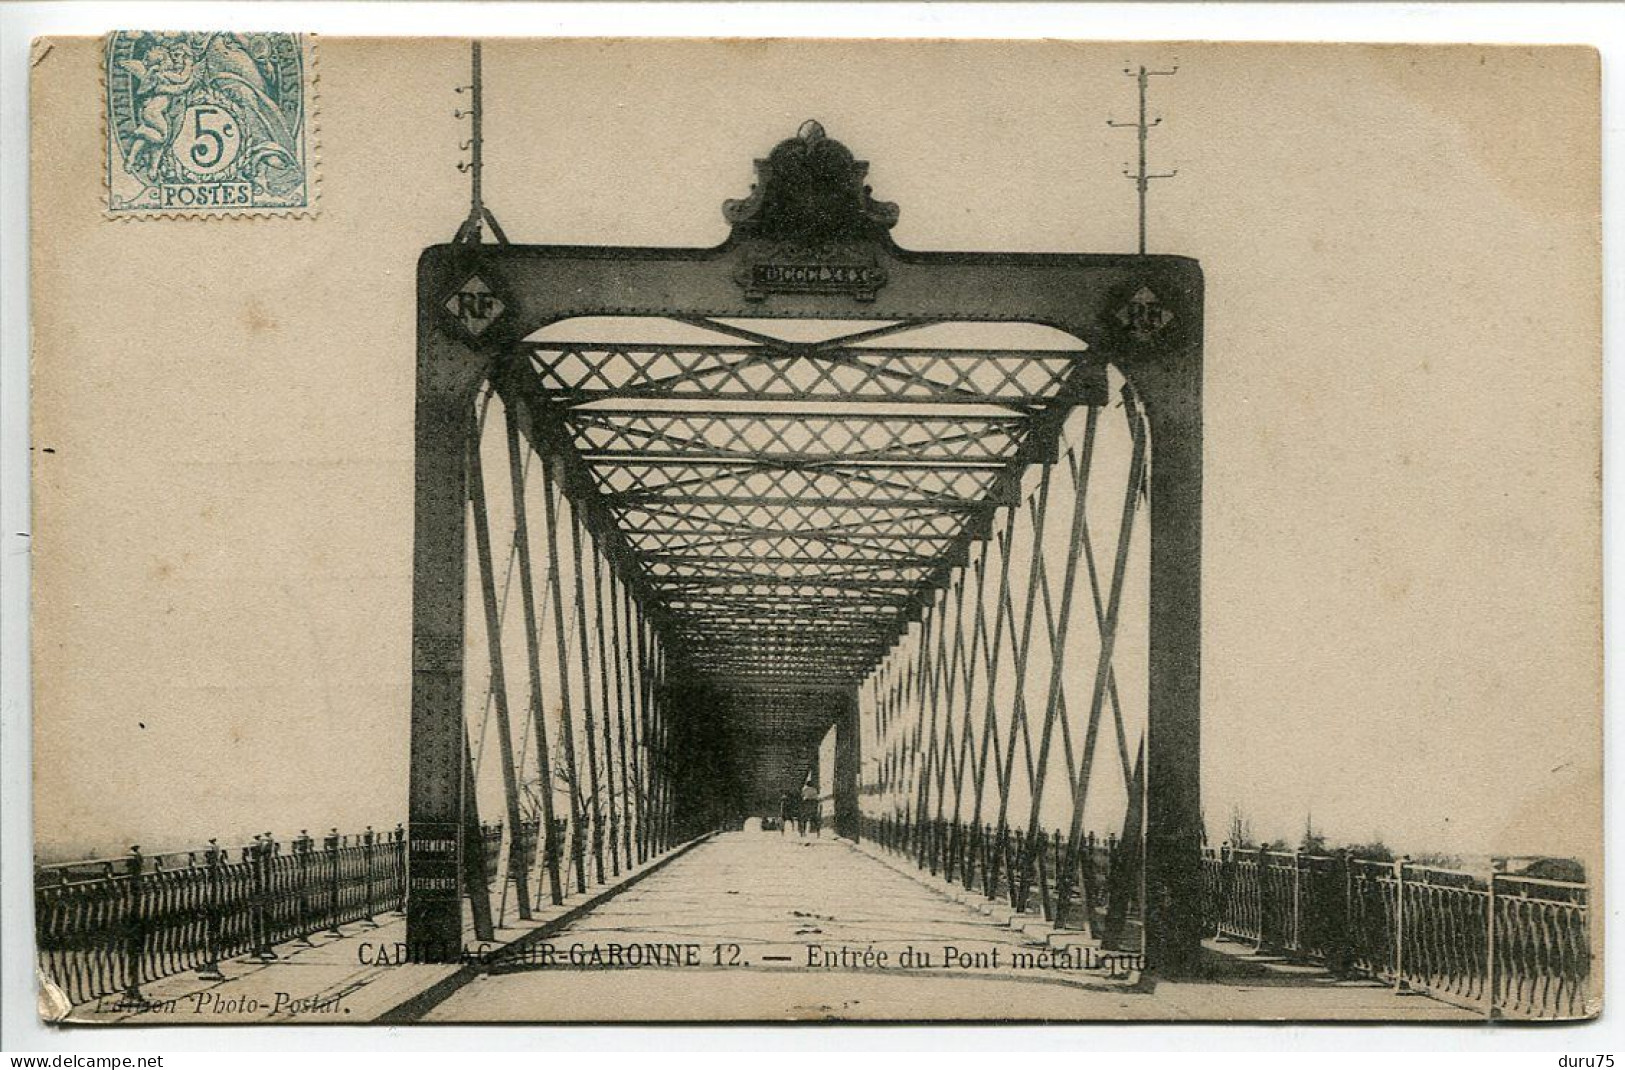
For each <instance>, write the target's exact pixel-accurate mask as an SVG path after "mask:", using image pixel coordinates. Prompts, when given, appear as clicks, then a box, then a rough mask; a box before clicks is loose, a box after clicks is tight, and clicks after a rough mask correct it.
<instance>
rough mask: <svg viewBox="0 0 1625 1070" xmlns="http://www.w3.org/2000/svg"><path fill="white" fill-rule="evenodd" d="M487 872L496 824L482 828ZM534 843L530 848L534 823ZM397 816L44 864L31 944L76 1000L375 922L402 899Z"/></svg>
mask: <svg viewBox="0 0 1625 1070" xmlns="http://www.w3.org/2000/svg"><path fill="white" fill-rule="evenodd" d="M481 831H482V838H483V840H484V845H485V869H486V878H487V883H490V882H491V881H494V880H495V877H496V873H497V866H498V856H499V853H500V851H501V847H502V825H501V824H500V823H494V824H487V825H484V826H483V827H482V830H481ZM529 842H530V844H531V848H530V851H529V853H530V854H531V855H532V856H534V843H535V834H534V831H533V830H531V831H530V836H529ZM405 888H406V836H405V831H404V830H403V829H402V827H401V826H399V825H397V826H396V827H395V828H394V829H392V830H389V831H386V832H381V833H375V832H374V831H373V830H372V829H371V828H370V827H369V828H368V829H367V830H366V831H365V832H361V833H356V834H352V835H342V834H340V833H339V831H338V830H337V829H333V830H332V831H331V832H329V833H328V834H327V835H326V836H324V837H322V838H321V839H320V840H319V841H318V840H317V839H316V838H315V837H312V836H310V835H309V834H307V833H303V832H302V833H301V834H300V835H299V836H297V837H295V838H293V839H292V840H291V841H289V842H288V843H287V844H283V843H280V842H278V841H277V840H275V839H273V838H272V837H270V836H269V835H266V836H259V837H256V838H255V840H254V842H253V843H251V844H248V845H246V846H243V847H221V846H219V845H218V843H217V842H216V841H214V840H211V841H209V846H208V847H206V848H202V849H200V850H195V851H182V852H174V853H168V854H161V855H153V856H150V857H149V856H146V855H143V854H142V853H141V850H140V848H132V849H131V852H130V855H129V857H127V858H122V859H112V860H97V861H90V862H69V863H64V864H60V865H50V866H41V867H38V868H36V870H35V873H34V922H35V943H36V949H37V954H38V958H39V967H40V970H41V972H42V974H43V976H44V977H46V978H48V979H49V980H50V981H51V982H52V983H53V984H55V985H57V986H58V987H60V988H61V990H62V991H63V993H64V994H65V995H66V996H67V998H68V999H69V1000H70V1001H71V1002H73V1003H75V1004H77V1003H83V1002H86V1001H89V1000H94V999H99V998H101V997H103V996H108V995H114V994H119V995H121V996H122V997H123V998H125V999H127V1000H130V1001H132V1002H140V1000H141V985H143V984H145V983H147V982H150V981H155V980H158V979H159V978H162V977H168V976H170V975H172V974H177V973H182V972H185V971H187V970H196V971H197V972H198V973H199V974H200V975H202V976H205V977H218V976H220V963H221V962H222V961H223V960H226V959H230V958H236V957H240V956H246V957H248V958H251V959H258V960H261V961H266V962H270V961H274V960H275V959H276V958H277V957H278V956H277V953H276V951H275V948H276V946H277V945H278V944H282V943H286V942H288V941H304V942H307V943H308V942H309V938H310V937H311V936H312V935H314V934H316V933H318V932H323V931H327V932H332V933H338V932H339V931H340V926H342V925H347V924H351V923H355V922H373V920H374V919H375V918H376V917H377V916H378V915H380V914H386V913H390V912H392V911H399V910H401V909H402V908H403V906H404V896H405Z"/></svg>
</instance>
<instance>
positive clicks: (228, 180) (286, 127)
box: [106, 30, 315, 216]
mask: <svg viewBox="0 0 1625 1070" xmlns="http://www.w3.org/2000/svg"><path fill="white" fill-rule="evenodd" d="M312 85H313V79H312V77H311V53H310V47H309V43H308V41H307V40H306V39H305V38H304V37H303V36H302V35H300V34H291V33H147V32H141V31H130V30H121V31H119V32H117V33H113V34H109V35H108V37H107V45H106V91H107V209H108V211H109V212H110V213H112V214H115V215H121V216H128V215H135V216H139V215H229V214H233V213H250V214H303V213H307V212H309V211H310V210H311V209H313V208H314V207H315V196H314V194H315V189H314V183H313V182H312V181H311V173H312V168H311V164H312V161H311V156H310V152H311V146H312V137H311V130H310V115H311V114H312V113H313V109H312V108H311V107H310V97H311V87H312Z"/></svg>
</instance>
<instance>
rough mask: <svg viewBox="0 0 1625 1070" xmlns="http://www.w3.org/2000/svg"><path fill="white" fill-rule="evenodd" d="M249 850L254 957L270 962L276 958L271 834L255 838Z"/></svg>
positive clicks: (267, 833)
mask: <svg viewBox="0 0 1625 1070" xmlns="http://www.w3.org/2000/svg"><path fill="white" fill-rule="evenodd" d="M249 850H250V852H252V857H253V861H252V863H251V867H252V870H251V871H252V872H253V874H254V951H253V957H254V958H257V959H259V960H260V961H262V962H270V961H271V960H272V959H275V958H276V952H275V951H273V950H271V910H270V905H271V904H270V899H271V880H270V877H271V874H270V869H271V834H270V833H269V832H266V833H261V834H260V835H258V836H255V837H254V846H253V847H251V848H249Z"/></svg>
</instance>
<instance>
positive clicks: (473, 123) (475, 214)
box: [454, 41, 508, 245]
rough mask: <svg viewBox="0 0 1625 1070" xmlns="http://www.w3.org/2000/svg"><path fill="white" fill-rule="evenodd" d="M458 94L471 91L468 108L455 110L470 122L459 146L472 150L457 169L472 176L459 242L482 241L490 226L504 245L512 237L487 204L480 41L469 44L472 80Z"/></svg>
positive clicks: (483, 87) (459, 228) (483, 81)
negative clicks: (508, 235)
mask: <svg viewBox="0 0 1625 1070" xmlns="http://www.w3.org/2000/svg"><path fill="white" fill-rule="evenodd" d="M457 92H458V93H465V92H466V93H468V94H469V103H468V108H467V110H459V111H457V112H455V113H454V114H455V115H456V117H457V118H459V119H467V120H468V121H469V139H468V140H467V141H465V142H463V143H462V145H460V146H458V147H459V148H461V149H462V150H463V151H465V152H467V153H468V159H466V160H463V161H461V162H460V163H458V165H457V170H459V171H462V172H464V173H465V174H467V175H468V218H467V219H465V220H463V225H462V226H460V227H458V228H457V239H456V240H457V241H459V242H472V243H474V244H478V243H479V241H480V239H481V236H482V234H483V232H484V228H485V227H486V226H487V225H489V226H490V228H491V235H492V236H493V237H494V238H496V240H497V241H498V242H500V243H502V244H503V245H506V244H507V243H508V237H507V235H506V234H503V233H502V227H501V226H499V225H498V224H497V221H496V217H495V216H493V215H492V214H491V210H490V209H489V208H487V207H485V189H484V179H485V79H484V75H483V72H482V71H481V68H480V43H479V42H478V41H473V42H471V43H470V45H469V83H468V85H460V86H458V87H457Z"/></svg>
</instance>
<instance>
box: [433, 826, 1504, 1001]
mask: <svg viewBox="0 0 1625 1070" xmlns="http://www.w3.org/2000/svg"><path fill="white" fill-rule="evenodd" d="M1213 958H1214V961H1215V963H1217V964H1220V967H1221V973H1222V976H1223V978H1224V979H1222V980H1213V981H1204V982H1180V983H1171V982H1166V981H1164V982H1159V983H1157V984H1156V985H1154V986H1147V987H1149V990H1146V988H1140V987H1131V986H1130V985H1129V984H1127V983H1126V982H1125V980H1124V979H1123V978H1122V976H1121V975H1120V974H1119V975H1117V976H1116V977H1115V979H1114V975H1113V973H1112V972H1111V971H1110V970H1107V969H1102V968H1100V967H1099V966H1098V965H1097V964H1093V963H1090V962H1089V961H1088V958H1087V952H1085V951H1082V950H1078V951H1073V952H1071V953H1070V954H1068V953H1066V952H1061V951H1056V950H1054V949H1052V948H1049V947H1047V946H1046V944H1045V942H1044V940H1043V939H1042V937H1038V936H1034V935H1024V934H1023V933H1021V932H1018V931H1013V930H1012V929H1010V928H1009V927H1008V925H1001V924H999V918H998V917H997V915H994V916H991V917H990V916H988V915H984V914H983V913H980V912H978V911H977V910H975V909H973V908H972V907H970V906H967V905H965V904H963V903H960V902H956V901H955V900H954V899H953V898H951V897H950V894H949V891H948V888H947V886H946V885H945V884H942V883H940V882H937V881H936V880H935V878H930V877H926V876H923V875H922V876H919V877H916V876H914V875H911V874H910V873H907V872H905V871H904V870H903V868H902V867H899V866H896V865H892V864H888V863H887V862H886V861H883V860H882V859H881V858H879V857H877V856H874V855H871V854H870V853H868V852H867V851H866V850H862V849H858V848H854V847H853V846H852V845H851V844H848V843H845V842H841V841H837V840H834V839H831V838H827V837H826V838H824V839H821V840H816V839H811V838H809V839H799V838H797V837H796V836H795V835H794V834H793V833H792V834H790V835H788V836H786V835H781V834H779V833H777V832H736V833H726V834H723V835H720V836H717V837H715V838H714V839H712V840H710V841H708V842H706V843H703V844H701V845H699V846H698V847H696V848H695V849H694V850H692V851H690V852H688V853H687V854H685V855H683V856H682V857H680V858H678V859H676V860H675V861H673V862H672V863H671V864H670V865H669V866H666V867H665V868H663V869H661V870H659V871H658V872H655V873H652V874H651V875H650V876H649V877H648V878H647V879H646V880H644V881H643V882H642V883H640V884H637V885H636V886H634V887H632V888H630V889H628V890H627V891H625V892H623V893H622V894H620V895H617V896H615V897H614V898H612V899H610V900H609V901H607V902H605V903H603V904H601V905H599V906H598V907H596V908H595V909H593V910H591V911H590V912H588V913H587V914H585V915H584V916H582V917H580V918H578V919H577V920H576V921H574V922H573V923H571V924H570V925H569V926H568V927H566V928H565V929H564V930H563V931H561V932H559V933H557V934H555V935H554V936H553V937H552V938H550V939H548V940H546V941H545V942H543V943H540V944H538V945H536V946H534V947H532V948H530V949H528V952H527V954H526V956H525V959H524V961H522V962H519V963H515V964H514V965H511V966H505V967H502V968H500V969H498V970H496V971H494V972H491V973H489V974H486V975H483V976H479V977H477V978H475V979H474V980H472V981H470V982H469V983H468V984H466V985H464V986H463V987H462V988H460V989H459V990H458V991H456V992H455V993H453V994H452V995H451V996H450V997H449V998H447V999H446V1000H445V1001H443V1002H441V1003H440V1004H439V1005H438V1006H436V1007H434V1008H432V1009H431V1010H429V1012H428V1013H427V1015H426V1018H427V1020H430V1021H448V1022H449V1021H465V1022H467V1021H538V1020H554V1021H557V1020H594V1019H604V1018H606V1017H615V1018H628V1017H630V1018H634V1019H638V1020H645V1021H654V1020H685V1019H686V1020H694V1019H754V1020H816V1019H823V1018H831V1017H836V1018H853V1019H891V1020H899V1019H903V1020H909V1019H924V1018H962V1019H983V1020H986V1019H1019V1020H1034V1019H1050V1020H1068V1019H1070V1020H1101V1019H1139V1020H1159V1019H1162V1020H1167V1019H1207V1020H1223V1019H1232V1018H1241V1019H1260V1018H1263V1019H1268V1018H1289V1019H1299V1020H1303V1019H1343V1020H1357V1019H1366V1020H1370V1019H1405V1020H1451V1019H1471V1018H1473V1017H1475V1016H1474V1015H1472V1014H1471V1013H1469V1012H1466V1011H1462V1010H1459V1009H1457V1008H1454V1007H1451V1006H1447V1005H1446V1004H1443V1003H1440V1002H1437V1001H1434V1000H1431V999H1428V998H1426V997H1421V996H1414V995H1397V994H1395V993H1393V992H1392V991H1391V990H1390V989H1388V988H1386V987H1384V986H1379V985H1375V984H1371V983H1366V982H1344V981H1336V980H1334V979H1332V978H1330V977H1328V976H1327V975H1325V974H1324V973H1323V972H1320V971H1317V970H1314V969H1309V968H1301V967H1300V968H1296V969H1293V968H1290V967H1286V966H1284V965H1279V964H1273V965H1272V964H1266V963H1264V962H1263V961H1261V960H1255V959H1252V958H1251V957H1250V956H1248V957H1242V956H1238V955H1236V954H1234V953H1229V954H1226V953H1222V952H1220V951H1218V950H1215V952H1214V955H1213Z"/></svg>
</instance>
